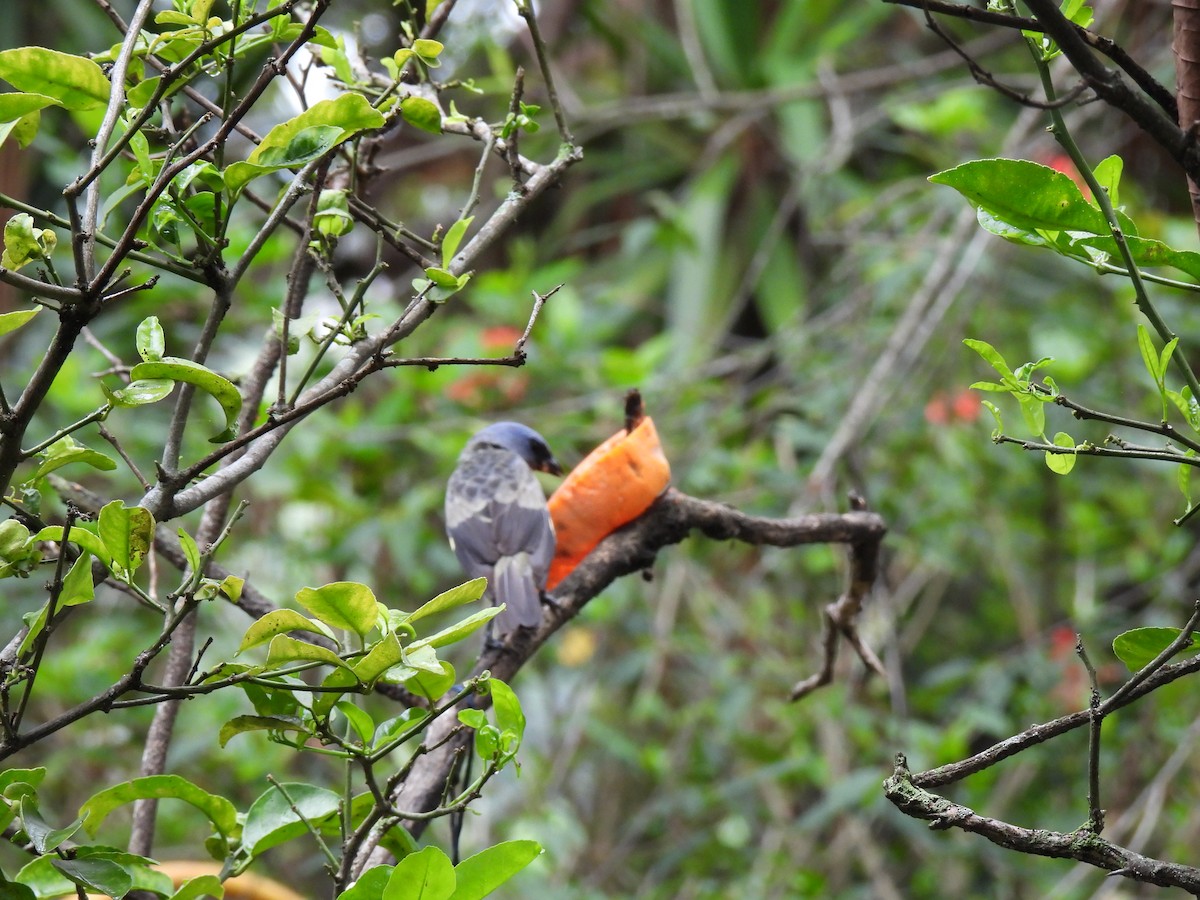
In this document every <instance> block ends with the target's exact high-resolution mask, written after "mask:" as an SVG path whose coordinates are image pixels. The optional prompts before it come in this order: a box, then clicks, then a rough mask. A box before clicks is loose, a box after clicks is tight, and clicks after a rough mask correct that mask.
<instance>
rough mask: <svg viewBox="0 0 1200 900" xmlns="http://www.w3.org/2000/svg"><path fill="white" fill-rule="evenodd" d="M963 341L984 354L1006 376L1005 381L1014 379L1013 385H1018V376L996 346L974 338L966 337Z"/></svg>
mask: <svg viewBox="0 0 1200 900" xmlns="http://www.w3.org/2000/svg"><path fill="white" fill-rule="evenodd" d="M963 343H964V344H966V345H967V346H968V347H970V348H971V349H972V350H974V351H975V352H976V353H978V354H979V355H980V356H982V357H983V359H984V360H985V361H986V362H987V363H988V364H989V365H990V366H991V367H992V368H993V369H995V370H996V371H997V372H998V373H999V374H1000V376H1001V377H1002V378H1004V380H1005V382H1008V381H1012V382H1013V386H1014V387H1015V386H1016V380H1017V376H1016V375H1014V374H1013V370H1012V369H1010V368H1009V366H1008V363H1006V362H1005V361H1004V357H1003V356H1001V355H1000V352H999V351H998V350H997V349H996V348H995V347H993V346H992V345H991V344H989V343H988V342H987V341H979V340H976V339H974V338H966V339H964V340H963Z"/></svg>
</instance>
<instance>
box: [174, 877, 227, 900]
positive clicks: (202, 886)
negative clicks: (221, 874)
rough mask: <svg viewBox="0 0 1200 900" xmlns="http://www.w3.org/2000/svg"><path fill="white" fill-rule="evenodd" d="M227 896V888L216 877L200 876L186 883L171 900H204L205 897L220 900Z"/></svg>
mask: <svg viewBox="0 0 1200 900" xmlns="http://www.w3.org/2000/svg"><path fill="white" fill-rule="evenodd" d="M224 896H225V886H224V885H222V884H221V879H220V878H218V877H217V876H216V875H200V876H198V877H196V878H189V879H188V880H187V881H185V882H184V883H183V884H182V885H181V886H180V888H179V890H177V891H176V892H175V893H174V894H172V895H171V897H170V900H204V898H205V897H216V898H218V900H220V898H222V897H224Z"/></svg>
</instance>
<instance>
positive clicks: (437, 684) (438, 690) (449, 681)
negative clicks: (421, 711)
mask: <svg viewBox="0 0 1200 900" xmlns="http://www.w3.org/2000/svg"><path fill="white" fill-rule="evenodd" d="M438 662H439V665H440V667H441V668H440V671H438V672H428V671H423V670H419V669H407V670H404V671H403V672H402V673H401V674H403V675H404V677H403V682H404V686H405V687H406V688H408V689H409V690H410V691H412V692H413V693H414V694H416V695H417V696H418V697H424V698H425V699H426V700H430V701H432V700H437V699H439V698H441V696H442V695H443V694H445V693H446V691H448V690H450V688H451V687H452V686H453V684H454V680H455V675H454V666H452V665H450V663H448V662H446V661H445V660H439V661H438ZM410 673H411V674H410Z"/></svg>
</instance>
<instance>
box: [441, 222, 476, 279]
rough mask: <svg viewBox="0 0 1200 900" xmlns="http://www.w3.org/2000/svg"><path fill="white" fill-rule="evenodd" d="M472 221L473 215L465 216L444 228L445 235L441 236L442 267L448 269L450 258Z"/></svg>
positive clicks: (456, 250)
mask: <svg viewBox="0 0 1200 900" xmlns="http://www.w3.org/2000/svg"><path fill="white" fill-rule="evenodd" d="M474 221H475V217H474V216H467V218H465V219H459V220H458V221H456V222H455V223H454V224H453V225H451V226H450V227H449V228H448V229H447V230H446V236H445V237H444V238H442V268H443V269H445V270H447V271H449V269H450V260H452V259H454V254H455V253H457V252H458V247H459V244H461V243H462V239H463V236H464V235H466V233H467V229H468V228H470V227H471V223H472V222H474Z"/></svg>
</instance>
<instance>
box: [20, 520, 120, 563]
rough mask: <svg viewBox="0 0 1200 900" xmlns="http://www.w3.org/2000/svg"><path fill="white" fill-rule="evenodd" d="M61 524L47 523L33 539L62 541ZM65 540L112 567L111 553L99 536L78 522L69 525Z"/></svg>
mask: <svg viewBox="0 0 1200 900" xmlns="http://www.w3.org/2000/svg"><path fill="white" fill-rule="evenodd" d="M63 530H64V529H63V526H62V525H47V526H46V527H45V528H43V529H42V530H41V531H39V532H38V533H37V534H35V535H34V537H33V539H34V540H35V541H58V542H59V543H62V539H63ZM67 541H68V542H69V543H72V544H74V545H75V546H77V547H81V548H83V549H84V550H87V551H88V552H89V553H91V554H92V555H93V556H95V557H96V558H97V559H98V560H100V561H101V562H102V563H104V565H105V566H106V567H108V568H110V569H111V568H112V555H111V554H110V553H109V552H108V548H107V547H105V546H104V542H103V541H102V540H100V536H99V535H97V534H96V533H95V532H93V531H88V530H87V529H86V528H84V527H83V526H82V525H80V524H79V523H76V524H75V525H72V526H71V530H70V532H68V533H67Z"/></svg>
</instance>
